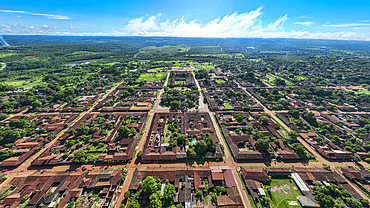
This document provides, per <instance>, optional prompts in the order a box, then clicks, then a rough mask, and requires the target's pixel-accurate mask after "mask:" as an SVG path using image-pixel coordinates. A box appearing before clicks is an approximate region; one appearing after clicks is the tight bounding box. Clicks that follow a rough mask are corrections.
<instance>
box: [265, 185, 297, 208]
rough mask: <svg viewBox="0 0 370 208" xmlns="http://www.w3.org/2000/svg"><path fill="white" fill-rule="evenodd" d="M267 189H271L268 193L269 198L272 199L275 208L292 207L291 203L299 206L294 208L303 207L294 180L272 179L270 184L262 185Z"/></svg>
mask: <svg viewBox="0 0 370 208" xmlns="http://www.w3.org/2000/svg"><path fill="white" fill-rule="evenodd" d="M262 184H263V186H264V187H265V189H267V187H271V191H267V192H266V193H267V196H268V197H270V199H271V200H272V203H273V204H274V205H273V207H274V208H285V207H286V208H288V207H292V205H289V202H290V203H294V204H298V206H297V205H295V206H294V207H301V206H300V204H299V202H298V200H297V196H302V193H301V191H299V189H298V187H297V186H296V184H295V182H294V181H293V179H272V180H271V181H270V182H263V183H262Z"/></svg>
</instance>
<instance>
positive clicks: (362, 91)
mask: <svg viewBox="0 0 370 208" xmlns="http://www.w3.org/2000/svg"><path fill="white" fill-rule="evenodd" d="M344 90H345V91H347V92H354V93H355V94H358V95H360V94H365V95H370V91H369V90H363V89H359V90H357V91H355V90H351V89H344Z"/></svg>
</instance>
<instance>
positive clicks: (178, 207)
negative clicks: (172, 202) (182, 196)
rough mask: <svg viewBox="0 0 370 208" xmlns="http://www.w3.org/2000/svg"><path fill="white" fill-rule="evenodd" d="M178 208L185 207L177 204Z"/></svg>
mask: <svg viewBox="0 0 370 208" xmlns="http://www.w3.org/2000/svg"><path fill="white" fill-rule="evenodd" d="M176 208H184V206H182V205H181V204H177V205H176Z"/></svg>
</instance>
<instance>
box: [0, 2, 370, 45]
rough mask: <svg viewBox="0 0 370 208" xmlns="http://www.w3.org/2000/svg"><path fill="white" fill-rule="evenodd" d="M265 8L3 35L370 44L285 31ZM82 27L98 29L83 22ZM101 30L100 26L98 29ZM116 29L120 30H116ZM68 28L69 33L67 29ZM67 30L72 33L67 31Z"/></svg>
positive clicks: (14, 30)
mask: <svg viewBox="0 0 370 208" xmlns="http://www.w3.org/2000/svg"><path fill="white" fill-rule="evenodd" d="M262 16H263V13H262V7H260V8H257V9H256V10H253V11H251V12H246V13H240V14H238V13H233V14H231V15H226V16H224V17H218V18H215V19H213V20H211V21H209V22H206V23H202V22H200V21H199V20H197V19H194V20H192V21H185V18H184V17H182V18H180V19H174V20H163V19H162V16H161V14H160V13H158V14H157V15H154V16H151V15H146V16H142V17H139V18H135V19H132V20H131V21H129V22H128V23H127V24H126V25H125V26H123V27H122V29H121V30H119V31H115V29H112V31H106V32H95V33H91V32H83V33H76V32H74V31H72V30H71V29H74V26H73V25H71V26H70V27H69V28H68V27H56V26H51V25H43V26H40V25H26V24H24V23H18V24H14V23H12V24H2V25H0V33H4V34H53V35H64V36H148V37H216V38H229V37H230V38H297V39H334V40H362V41H370V33H357V32H348V31H343V32H308V31H304V30H302V31H294V30H292V31H286V30H285V29H284V27H283V26H284V23H285V22H286V21H287V20H288V15H284V16H282V17H280V18H277V19H276V20H275V21H272V22H267V23H266V22H263V21H262ZM313 23H314V22H312V23H311V21H302V22H294V24H300V25H312V24H313ZM80 25H88V26H95V25H90V24H84V23H80ZM343 25H345V26H346V27H356V26H357V27H358V26H362V27H366V26H370V24H368V23H354V24H342V25H335V26H334V25H329V24H327V25H324V26H326V27H339V26H341V27H342V26H343ZM97 27H98V26H97ZM115 28H117V27H115ZM64 29H67V30H64ZM68 29H70V30H69V32H68Z"/></svg>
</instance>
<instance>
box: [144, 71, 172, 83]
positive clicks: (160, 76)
mask: <svg viewBox="0 0 370 208" xmlns="http://www.w3.org/2000/svg"><path fill="white" fill-rule="evenodd" d="M166 76H167V73H146V74H141V75H140V77H139V80H144V81H147V82H152V81H161V80H164V79H166Z"/></svg>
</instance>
